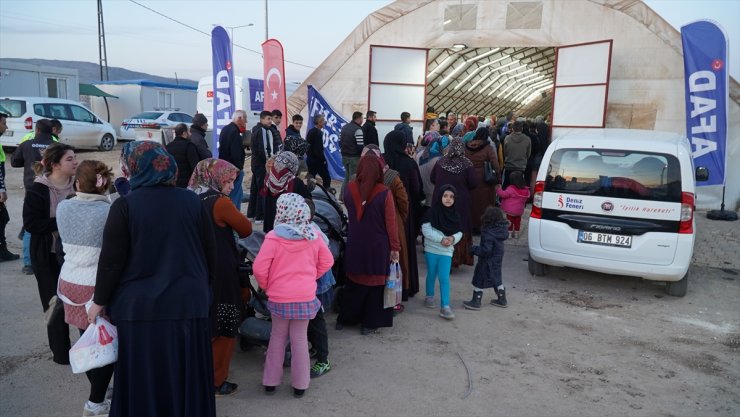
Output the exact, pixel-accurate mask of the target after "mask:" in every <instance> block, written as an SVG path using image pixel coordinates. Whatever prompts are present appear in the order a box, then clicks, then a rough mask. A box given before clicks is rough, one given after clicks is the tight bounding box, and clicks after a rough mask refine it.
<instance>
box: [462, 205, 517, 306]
mask: <svg viewBox="0 0 740 417" xmlns="http://www.w3.org/2000/svg"><path fill="white" fill-rule="evenodd" d="M481 224H482V226H481V231H480V245H478V246H473V248H472V252H473V254H474V255H476V256H477V257H478V263H477V264H476V265H475V272H473V282H472V284H473V298H472V299H471V300H470V301H465V302H463V307H465V308H466V309H468V310H480V305H481V299H482V298H483V289H484V288H493V289H494V291H495V292H496V297H497V299H495V300H491V305H495V306H497V307H506V306H507V304H506V290H505V289H504V284H503V282H502V274H501V267H502V266H503V259H504V241H505V240H506V239H507V238H508V237H509V231H508V230H507V229H508V227H509V222H508V221H506V219H505V218H504V212H503V211H502V210H501V209H500V208H498V207H493V206H488V208H486V211H485V212H483V215H482V216H481Z"/></svg>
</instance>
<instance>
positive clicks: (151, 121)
mask: <svg viewBox="0 0 740 417" xmlns="http://www.w3.org/2000/svg"><path fill="white" fill-rule="evenodd" d="M180 123H185V124H186V125H190V124H191V123H193V116H191V115H189V114H187V113H183V112H179V111H145V112H143V113H139V114H137V115H136V116H132V117H131V118H130V119H126V120H124V121H123V122H121V130H120V131H119V132H120V135H118V138H119V139H121V140H136V130H135V129H136V128H137V127H139V128H142V127H143V128H149V129H161V128H163V127H168V126H177V125H178V124H180Z"/></svg>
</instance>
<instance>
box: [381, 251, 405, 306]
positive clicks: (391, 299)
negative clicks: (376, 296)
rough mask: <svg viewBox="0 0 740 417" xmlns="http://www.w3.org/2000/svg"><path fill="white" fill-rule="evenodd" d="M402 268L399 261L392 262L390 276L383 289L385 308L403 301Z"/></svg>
mask: <svg viewBox="0 0 740 417" xmlns="http://www.w3.org/2000/svg"><path fill="white" fill-rule="evenodd" d="M402 286H403V283H402V281H401V268H400V267H399V265H398V262H391V265H390V272H389V273H388V278H386V280H385V288H384V291H383V308H392V307H395V306H396V305H397V304H400V303H401V290H402V288H401V287H402Z"/></svg>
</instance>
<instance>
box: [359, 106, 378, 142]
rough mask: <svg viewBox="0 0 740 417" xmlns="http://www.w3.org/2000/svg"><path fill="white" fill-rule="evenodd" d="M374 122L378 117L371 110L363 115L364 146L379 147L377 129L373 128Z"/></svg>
mask: <svg viewBox="0 0 740 417" xmlns="http://www.w3.org/2000/svg"><path fill="white" fill-rule="evenodd" d="M376 120H378V116H377V115H376V113H375V112H374V111H372V110H370V111H368V112H367V114H366V115H365V124H364V125H362V135H363V139H364V141H365V146H367V145H376V146H380V142H379V141H378V129H376V128H375V121H376Z"/></svg>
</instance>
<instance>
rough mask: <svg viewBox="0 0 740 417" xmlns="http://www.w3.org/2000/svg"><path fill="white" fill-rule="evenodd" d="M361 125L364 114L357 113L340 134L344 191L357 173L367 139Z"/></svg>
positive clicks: (353, 114)
mask: <svg viewBox="0 0 740 417" xmlns="http://www.w3.org/2000/svg"><path fill="white" fill-rule="evenodd" d="M360 123H362V113H360V112H358V111H356V112H354V113H352V121H351V122H349V123H347V124H346V125H344V126H343V127H342V130H341V131H340V132H339V148H340V149H341V150H342V165H344V181H343V182H342V190H344V187H345V186H347V183H348V182H349V179H350V178H351V177H352V175H354V174H355V171H357V164H358V163H359V162H360V154H361V153H362V147H363V146H365V139H364V135H363V133H362V126H360Z"/></svg>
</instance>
